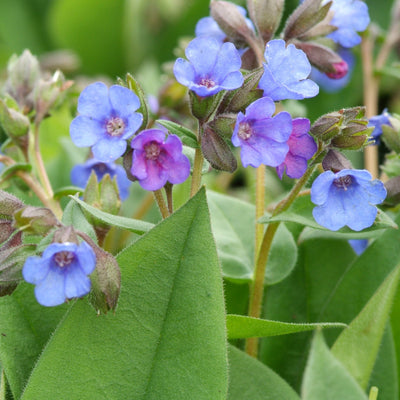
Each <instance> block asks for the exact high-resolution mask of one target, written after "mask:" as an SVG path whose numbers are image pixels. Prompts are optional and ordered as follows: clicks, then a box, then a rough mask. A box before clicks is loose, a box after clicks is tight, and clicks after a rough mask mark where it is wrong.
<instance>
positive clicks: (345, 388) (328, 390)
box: [301, 332, 367, 400]
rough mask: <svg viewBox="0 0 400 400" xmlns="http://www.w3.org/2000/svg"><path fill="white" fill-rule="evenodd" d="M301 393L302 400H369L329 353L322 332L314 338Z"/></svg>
mask: <svg viewBox="0 0 400 400" xmlns="http://www.w3.org/2000/svg"><path fill="white" fill-rule="evenodd" d="M301 392H302V395H301V398H302V400H322V399H323V400H338V399H343V400H344V399H346V400H367V396H366V395H365V394H364V393H363V391H362V389H361V388H360V386H358V384H357V382H356V381H355V380H354V379H353V377H352V376H351V375H350V373H349V372H348V371H347V370H346V369H345V367H344V366H343V365H342V364H341V363H340V362H339V361H338V360H337V359H336V358H335V357H334V356H333V355H332V353H331V352H330V351H329V348H328V346H327V345H326V344H325V342H324V339H323V336H322V333H321V332H317V333H316V335H315V337H314V340H313V344H312V347H311V351H310V355H309V359H308V362H307V367H306V370H305V374H304V378H303V385H302V390H301Z"/></svg>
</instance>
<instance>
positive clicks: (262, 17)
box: [247, 0, 285, 43]
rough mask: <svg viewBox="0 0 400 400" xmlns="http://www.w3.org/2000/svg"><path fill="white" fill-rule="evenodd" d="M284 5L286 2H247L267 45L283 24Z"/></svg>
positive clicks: (252, 0)
mask: <svg viewBox="0 0 400 400" xmlns="http://www.w3.org/2000/svg"><path fill="white" fill-rule="evenodd" d="M284 4H285V1H284V0H248V1H247V7H248V9H249V14H250V17H251V19H252V20H253V21H254V23H255V25H256V27H257V30H258V32H259V33H260V35H261V37H262V38H263V39H264V42H265V43H266V42H268V41H269V40H270V39H271V38H272V36H273V35H274V33H275V31H276V29H277V28H278V26H279V24H280V22H281V18H282V13H283V6H284Z"/></svg>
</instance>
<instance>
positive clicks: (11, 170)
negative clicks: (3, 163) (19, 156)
mask: <svg viewBox="0 0 400 400" xmlns="http://www.w3.org/2000/svg"><path fill="white" fill-rule="evenodd" d="M31 170H32V166H31V165H30V164H24V163H16V164H13V165H11V166H10V167H7V168H4V169H3V170H2V171H1V175H0V179H1V180H6V179H9V178H10V177H12V176H13V175H15V173H16V172H18V171H22V172H30V171H31Z"/></svg>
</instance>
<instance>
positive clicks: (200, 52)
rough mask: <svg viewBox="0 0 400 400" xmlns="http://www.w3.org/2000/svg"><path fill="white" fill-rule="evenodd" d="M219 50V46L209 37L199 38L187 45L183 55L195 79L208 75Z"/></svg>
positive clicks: (216, 41) (215, 40)
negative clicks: (193, 72)
mask: <svg viewBox="0 0 400 400" xmlns="http://www.w3.org/2000/svg"><path fill="white" fill-rule="evenodd" d="M220 48H221V44H220V43H219V42H218V40H217V39H214V38H213V37H211V36H200V37H198V38H195V39H193V40H192V41H191V42H190V43H189V44H188V46H187V48H186V50H185V54H186V57H187V59H188V60H189V61H190V62H191V63H192V65H193V68H194V70H195V71H196V78H197V77H199V76H200V77H206V76H208V75H209V74H210V72H211V71H212V69H213V67H214V65H215V63H216V60H217V56H218V52H219V50H220Z"/></svg>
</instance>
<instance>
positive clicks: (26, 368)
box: [0, 282, 68, 399]
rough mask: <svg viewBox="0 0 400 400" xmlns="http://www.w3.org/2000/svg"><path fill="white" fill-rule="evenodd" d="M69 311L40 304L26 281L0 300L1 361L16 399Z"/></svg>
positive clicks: (65, 306)
mask: <svg viewBox="0 0 400 400" xmlns="http://www.w3.org/2000/svg"><path fill="white" fill-rule="evenodd" d="M67 308H68V305H63V306H59V307H51V308H45V307H43V306H41V305H39V304H38V303H37V302H36V299H35V297H34V294H33V285H29V284H27V283H24V282H22V283H21V284H20V285H19V286H18V288H17V289H16V290H15V291H14V293H13V294H12V295H11V296H5V297H1V298H0V320H1V335H0V359H1V363H2V367H3V368H4V371H5V373H6V376H7V380H8V384H9V385H10V388H11V391H12V393H13V395H14V397H15V398H16V399H19V398H20V396H21V393H22V390H23V388H24V386H25V384H26V382H27V380H28V378H29V375H30V373H31V371H32V369H33V367H34V365H35V363H36V360H37V358H38V357H39V355H40V353H41V352H42V349H43V346H44V345H45V343H46V342H47V340H48V338H49V336H50V334H51V332H53V330H54V329H55V327H56V326H57V324H58V322H59V320H60V318H61V317H62V316H63V315H64V313H65V311H66V309H67ZM50 398H51V397H50Z"/></svg>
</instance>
